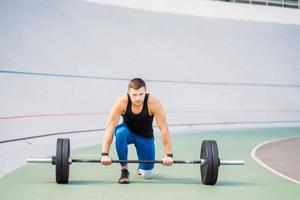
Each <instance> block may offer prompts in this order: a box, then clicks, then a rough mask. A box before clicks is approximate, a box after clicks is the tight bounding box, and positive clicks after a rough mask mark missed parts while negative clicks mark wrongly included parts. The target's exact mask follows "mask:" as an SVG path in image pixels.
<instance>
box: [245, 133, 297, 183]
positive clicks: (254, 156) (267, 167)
mask: <svg viewBox="0 0 300 200" xmlns="http://www.w3.org/2000/svg"><path fill="white" fill-rule="evenodd" d="M292 138H298V137H297V136H296V137H295V136H293V137H287V138H280V139H274V140H270V141H266V142H263V143H261V144H259V145H257V146H256V147H254V149H253V150H252V152H251V156H252V158H253V159H254V160H255V161H256V162H257V163H259V164H260V165H261V166H263V167H264V168H266V169H267V170H269V171H271V172H272V173H274V174H276V175H278V176H281V177H283V178H285V179H287V180H289V181H292V182H294V183H297V184H300V181H297V180H295V179H293V178H291V177H288V176H286V175H284V174H282V173H280V172H278V171H276V170H275V169H273V168H271V167H270V166H268V165H267V164H265V163H264V162H263V161H262V160H260V159H259V158H258V157H257V156H256V150H257V149H258V148H260V147H262V146H263V145H265V144H269V143H272V142H277V141H281V140H288V139H292Z"/></svg>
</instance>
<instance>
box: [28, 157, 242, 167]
mask: <svg viewBox="0 0 300 200" xmlns="http://www.w3.org/2000/svg"><path fill="white" fill-rule="evenodd" d="M53 159H55V156H53V157H52V158H28V159H26V161H27V162H28V163H52V162H53ZM121 162H127V163H157V164H158V163H160V164H162V163H163V162H162V161H161V160H112V163H121ZM204 162H205V160H204V159H201V160H174V164H200V165H203V164H204ZM72 163H101V160H93V159H72V158H71V157H70V159H69V164H70V165H71V164H72ZM244 164H245V161H244V160H220V165H244ZM54 165H55V164H54Z"/></svg>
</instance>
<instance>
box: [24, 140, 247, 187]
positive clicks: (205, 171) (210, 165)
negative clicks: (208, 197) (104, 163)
mask: <svg viewBox="0 0 300 200" xmlns="http://www.w3.org/2000/svg"><path fill="white" fill-rule="evenodd" d="M27 162H28V163H51V164H52V165H55V166H56V183H58V184H66V183H68V182H69V168H70V165H71V164H72V163H101V160H100V159H73V158H71V157H70V139H68V138H58V139H57V143H56V156H52V157H51V158H28V159H27ZM121 162H126V163H155V164H158V163H159V164H162V163H163V161H162V160H112V163H121ZM174 164H199V165H200V172H201V180H202V183H203V184H205V185H215V184H216V182H217V179H218V173H219V167H220V165H244V164H245V161H243V160H220V158H219V152H218V145H217V142H216V141H215V140H204V141H202V145H201V150H200V160H174Z"/></svg>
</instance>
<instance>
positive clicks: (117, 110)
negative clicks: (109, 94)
mask: <svg viewBox="0 0 300 200" xmlns="http://www.w3.org/2000/svg"><path fill="white" fill-rule="evenodd" d="M122 112H123V109H122V105H121V102H120V101H116V102H115V104H114V105H113V107H112V108H111V111H110V114H109V117H108V121H107V125H108V126H116V125H117V124H118V122H119V120H120V117H121V114H122Z"/></svg>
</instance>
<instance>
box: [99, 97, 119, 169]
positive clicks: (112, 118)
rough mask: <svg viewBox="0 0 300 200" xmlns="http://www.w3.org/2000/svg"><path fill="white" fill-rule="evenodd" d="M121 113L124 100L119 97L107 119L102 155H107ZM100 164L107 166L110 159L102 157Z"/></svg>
mask: <svg viewBox="0 0 300 200" xmlns="http://www.w3.org/2000/svg"><path fill="white" fill-rule="evenodd" d="M123 112H124V99H123V97H120V98H118V99H117V101H116V102H115V104H114V105H113V107H112V109H111V112H110V114H109V117H108V121H107V127H106V129H105V133H104V136H103V141H102V153H109V148H110V145H111V143H112V141H113V138H114V130H115V127H116V126H117V124H118V122H119V120H120V117H121V114H122V113H123ZM101 163H102V164H104V165H109V164H111V158H110V157H109V156H102V157H101Z"/></svg>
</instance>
